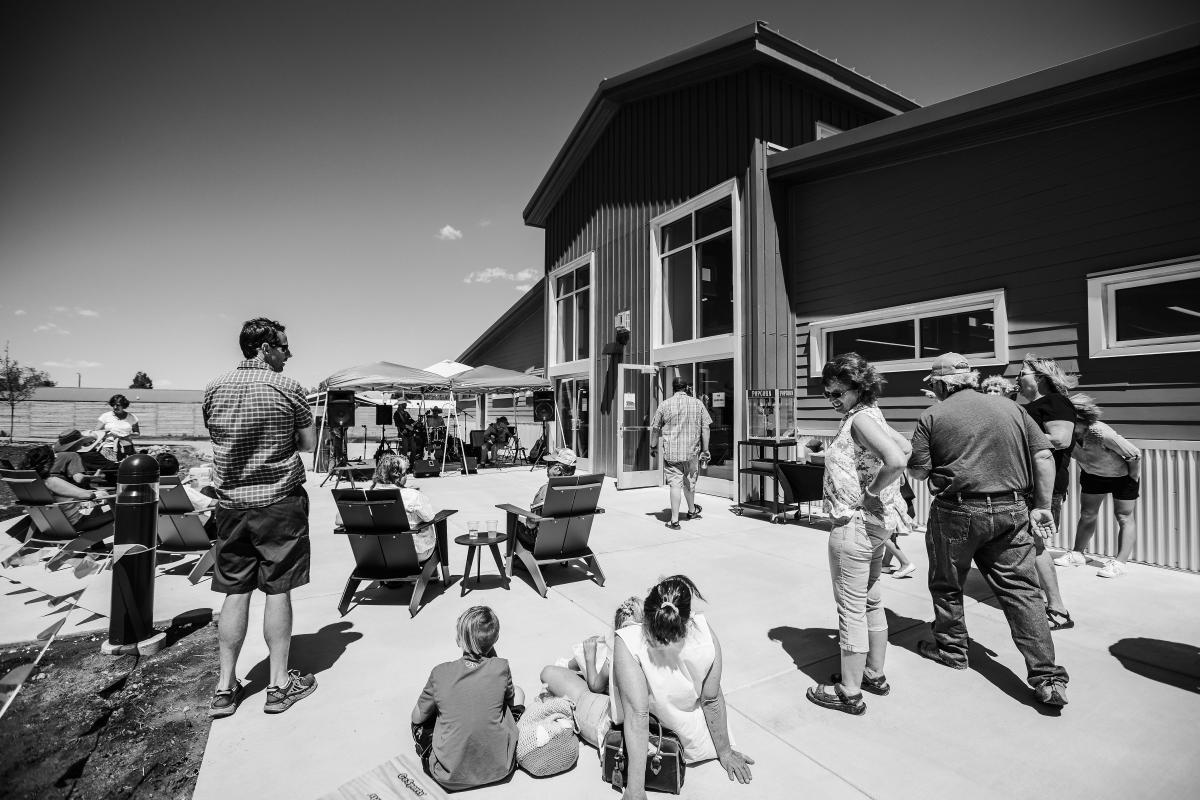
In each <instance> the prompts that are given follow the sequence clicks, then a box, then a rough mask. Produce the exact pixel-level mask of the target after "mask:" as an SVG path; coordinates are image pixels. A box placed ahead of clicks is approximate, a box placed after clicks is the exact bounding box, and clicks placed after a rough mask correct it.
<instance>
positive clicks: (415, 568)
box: [332, 489, 458, 617]
mask: <svg viewBox="0 0 1200 800" xmlns="http://www.w3.org/2000/svg"><path fill="white" fill-rule="evenodd" d="M332 491H333V499H334V501H335V502H336V503H337V507H338V513H339V514H341V516H342V524H341V525H340V526H339V527H337V528H334V530H333V532H334V533H337V534H343V535H345V536H346V537H347V538H348V539H349V541H350V550H351V551H352V552H353V553H354V570H353V571H352V572H351V573H350V577H349V579H348V580H347V581H346V589H345V591H343V592H342V599H341V601H340V602H339V603H338V611H339V612H341V614H342V615H343V616H345V614H346V613H347V611H348V610H349V608H350V601H351V600H352V599H353V597H354V593H355V592H356V591H358V587H359V585H360V584H361V583H362V582H363V581H378V582H380V583H385V582H391V581H413V582H415V584H416V585H415V586H414V587H413V594H412V601H411V602H409V604H408V613H409V615H410V616H414V617H415V616H416V615H417V612H418V611H419V610H420V609H421V597H422V595H424V593H425V587H426V586H427V585H428V583H429V579H430V578H432V577H433V575H434V572H435V570H437V568H438V567H439V566H440V567H441V570H442V574H441V580H442V586H448V585H449V584H450V554H449V551H448V550H447V545H446V535H447V534H446V520H447V519H449V518H450V517H451V516H452V515H454V514H457V513H458V512H457V511H455V510H453V509H445V510H442V511H439V512H438V513H437V514H436V515H435V516H434V518H433V519H432V520H430V521H429V522H422V523H421V524H420V525H418V526H416V527H415V528H413V527H410V526H409V524H408V514H407V513H405V510H404V500H403V499H402V498H401V496H400V490H399V489H334V490H332ZM431 526H432V527H433V528H434V531H435V533H436V537H437V541H436V544H435V547H434V551H433V553H431V554H430V556H429V558H428V559H426V561H425V563H424V564H422V563H421V562H420V561H418V560H417V548H416V543H415V542H414V541H413V535H414V534H416V533H420V532H421V531H424V530H426V529H427V528H429V527H431Z"/></svg>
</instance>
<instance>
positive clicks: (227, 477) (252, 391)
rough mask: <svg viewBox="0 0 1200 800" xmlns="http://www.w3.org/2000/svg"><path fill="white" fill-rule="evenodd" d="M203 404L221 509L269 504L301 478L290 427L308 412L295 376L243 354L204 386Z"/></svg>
mask: <svg viewBox="0 0 1200 800" xmlns="http://www.w3.org/2000/svg"><path fill="white" fill-rule="evenodd" d="M203 409H204V424H205V425H206V426H207V427H208V433H209V436H211V437H212V443H213V466H214V468H215V471H216V476H217V484H218V487H217V495H218V497H219V498H220V505H221V506H222V507H223V508H257V507H260V506H269V505H271V504H272V503H277V502H279V501H280V500H282V499H283V498H284V497H286V496H287V495H288V494H289V493H290V492H291V491H292V490H293V489H295V488H296V487H297V486H299V485H301V484H303V483H304V464H303V463H302V462H301V461H300V453H299V451H297V450H296V432H297V431H299V430H303V429H305V428H307V427H309V426H310V425H312V424H313V417H312V411H310V410H309V408H308V402H307V401H306V400H305V397H304V388H303V387H302V386H301V385H300V383H299V381H297V380H296V379H294V378H287V377H284V376H283V375H281V374H280V373H278V372H273V371H272V370H271V368H270V367H269V366H267V364H266V363H264V362H262V361H259V360H257V359H248V360H246V361H242V362H241V363H239V364H238V365H237V369H235V370H233V371H231V372H226V373H225V374H224V375H221V376H219V377H217V378H215V379H214V380H213V381H212V382H211V383H209V384H208V386H207V387H205V389H204V406H203Z"/></svg>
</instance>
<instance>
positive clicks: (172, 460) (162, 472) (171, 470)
mask: <svg viewBox="0 0 1200 800" xmlns="http://www.w3.org/2000/svg"><path fill="white" fill-rule="evenodd" d="M154 460H155V461H157V462H158V474H159V477H163V476H171V475H178V474H179V459H178V458H176V457H175V454H174V453H168V452H166V451H163V452H161V453H159V454H158V455H156V456H155V457H154Z"/></svg>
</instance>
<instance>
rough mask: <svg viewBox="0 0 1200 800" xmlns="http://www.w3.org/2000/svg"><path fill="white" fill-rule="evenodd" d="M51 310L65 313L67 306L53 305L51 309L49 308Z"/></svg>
mask: <svg viewBox="0 0 1200 800" xmlns="http://www.w3.org/2000/svg"><path fill="white" fill-rule="evenodd" d="M51 310H52V311H57V312H58V313H60V314H63V313H65V312H66V310H67V307H66V306H55V307H54V308H53V309H51Z"/></svg>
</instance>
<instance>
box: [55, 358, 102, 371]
mask: <svg viewBox="0 0 1200 800" xmlns="http://www.w3.org/2000/svg"><path fill="white" fill-rule="evenodd" d="M42 366H43V367H58V368H59V369H91V368H93V367H103V366H104V365H103V364H102V363H100V362H99V361H83V360H67V361H43V362H42Z"/></svg>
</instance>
